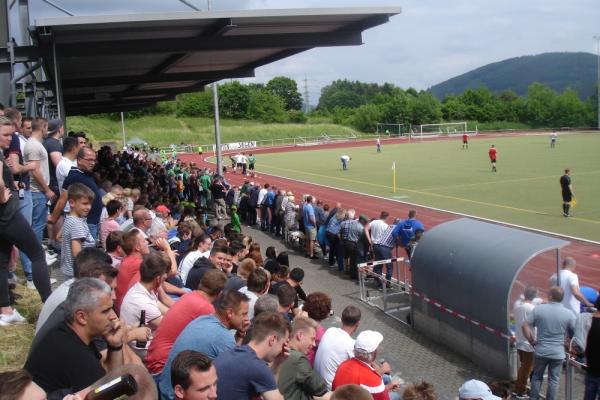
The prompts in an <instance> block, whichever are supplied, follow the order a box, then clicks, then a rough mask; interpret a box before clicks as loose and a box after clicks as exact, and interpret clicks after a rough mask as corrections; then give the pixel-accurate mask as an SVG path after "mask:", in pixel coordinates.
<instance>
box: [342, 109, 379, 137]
mask: <svg viewBox="0 0 600 400" xmlns="http://www.w3.org/2000/svg"><path fill="white" fill-rule="evenodd" d="M381 115H382V113H381V110H380V109H379V108H378V107H377V106H376V105H375V104H365V105H362V106H360V107H358V108H357V109H355V110H354V113H353V114H352V116H351V117H350V119H349V120H350V121H349V122H350V124H351V125H352V126H353V127H354V128H356V129H358V130H359V131H362V132H375V131H376V130H377V122H379V121H380V120H381Z"/></svg>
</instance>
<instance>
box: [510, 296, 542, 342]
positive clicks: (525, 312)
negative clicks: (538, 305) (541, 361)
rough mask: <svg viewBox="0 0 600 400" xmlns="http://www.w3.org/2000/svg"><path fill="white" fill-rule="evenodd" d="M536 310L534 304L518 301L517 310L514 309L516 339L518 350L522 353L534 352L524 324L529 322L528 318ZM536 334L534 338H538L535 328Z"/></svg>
mask: <svg viewBox="0 0 600 400" xmlns="http://www.w3.org/2000/svg"><path fill="white" fill-rule="evenodd" d="M534 308H535V305H534V304H532V303H525V302H523V301H518V302H516V303H515V308H514V309H513V317H514V318H515V337H516V339H517V340H516V342H517V349H518V350H522V351H527V352H529V353H532V352H533V350H534V349H533V346H532V345H531V344H530V343H529V341H528V340H527V338H526V337H525V334H524V333H523V329H522V328H523V323H524V322H525V321H527V318H529V316H530V315H531V312H532V311H533V309H534ZM533 330H534V333H533V337H534V338H535V337H536V333H537V332H536V329H535V328H533Z"/></svg>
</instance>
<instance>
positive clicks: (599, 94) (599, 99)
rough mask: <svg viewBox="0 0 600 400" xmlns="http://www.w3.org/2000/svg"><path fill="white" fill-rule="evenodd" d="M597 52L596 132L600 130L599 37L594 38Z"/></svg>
mask: <svg viewBox="0 0 600 400" xmlns="http://www.w3.org/2000/svg"><path fill="white" fill-rule="evenodd" d="M593 38H594V40H595V41H596V45H597V51H598V79H597V80H596V85H597V87H596V90H597V92H596V103H598V130H600V36H594V37H593Z"/></svg>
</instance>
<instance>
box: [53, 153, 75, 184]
mask: <svg viewBox="0 0 600 400" xmlns="http://www.w3.org/2000/svg"><path fill="white" fill-rule="evenodd" d="M76 166H77V162H76V161H75V160H73V161H71V160H69V159H68V158H67V157H65V156H62V157H61V159H60V161H59V162H58V164H57V165H56V181H57V182H58V188H59V189H62V186H63V182H64V181H65V178H66V177H67V175H69V171H70V170H71V167H76Z"/></svg>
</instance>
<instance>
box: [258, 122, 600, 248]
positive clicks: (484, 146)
mask: <svg viewBox="0 0 600 400" xmlns="http://www.w3.org/2000/svg"><path fill="white" fill-rule="evenodd" d="M461 143H462V142H461V139H460V138H456V140H443V141H431V142H413V143H410V144H398V145H386V144H385V143H383V151H382V153H379V154H377V153H376V151H375V145H374V143H373V145H372V146H367V147H353V148H346V149H327V150H307V151H302V152H285V153H274V154H261V155H259V157H258V160H257V169H258V170H259V171H261V172H267V173H271V174H274V175H278V176H284V177H288V178H295V179H299V180H304V181H309V182H314V183H320V184H325V185H328V186H330V187H337V188H343V189H349V190H353V191H357V192H361V193H366V194H371V195H377V196H382V197H386V198H389V199H394V200H398V201H405V202H409V203H414V204H419V205H424V206H430V207H436V208H440V209H444V210H450V211H456V212H461V213H465V214H469V215H475V216H479V217H484V218H490V219H494V220H499V221H504V222H508V223H513V224H518V225H522V226H528V227H532V228H536V229H542V230H546V231H550V232H556V233H560V234H565V235H570V236H575V237H581V238H585V239H590V240H594V241H600V154H599V153H600V134H594V133H586V134H584V133H582V134H563V135H560V136H559V138H558V143H557V145H556V148H555V149H550V139H549V135H542V136H518V137H505V138H484V137H483V136H480V137H479V138H476V139H472V140H471V143H470V145H469V149H468V150H462V149H461ZM491 144H494V145H495V146H496V148H497V150H498V163H497V167H498V172H496V173H493V172H491V166H490V162H489V159H488V155H487V151H488V148H489V147H490V145H491ZM343 154H347V155H350V156H351V157H352V161H350V167H349V170H347V171H342V168H341V163H340V156H341V155H343ZM394 161H395V162H396V167H397V169H396V171H397V172H396V193H393V192H392V163H393V162H394ZM566 167H568V168H571V177H572V182H573V187H574V190H575V193H576V198H577V205H576V206H575V207H574V208H573V209H572V214H573V217H571V218H564V217H563V216H562V205H561V204H562V198H561V195H560V185H559V178H560V176H561V175H562V174H563V170H564V168H566ZM374 211H376V210H374Z"/></svg>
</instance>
